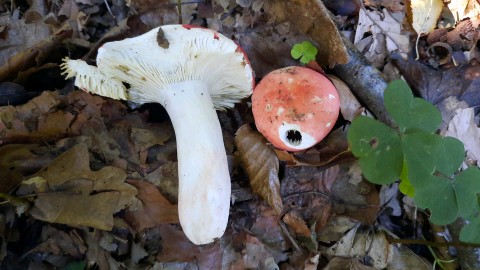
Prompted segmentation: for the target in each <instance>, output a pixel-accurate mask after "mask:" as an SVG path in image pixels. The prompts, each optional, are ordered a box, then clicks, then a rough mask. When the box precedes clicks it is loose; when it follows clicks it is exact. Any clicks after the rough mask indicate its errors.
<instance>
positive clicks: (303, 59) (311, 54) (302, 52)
mask: <svg viewBox="0 0 480 270" xmlns="http://www.w3.org/2000/svg"><path fill="white" fill-rule="evenodd" d="M317 53H318V49H317V48H316V47H315V46H314V45H313V44H312V43H311V42H310V41H304V42H302V43H297V44H295V45H293V47H292V50H291V51H290V54H291V55H292V57H293V58H294V59H300V63H302V64H304V65H306V64H308V63H310V62H311V61H313V60H315V57H316V56H317Z"/></svg>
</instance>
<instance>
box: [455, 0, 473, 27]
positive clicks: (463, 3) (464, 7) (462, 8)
mask: <svg viewBox="0 0 480 270" xmlns="http://www.w3.org/2000/svg"><path fill="white" fill-rule="evenodd" d="M448 8H449V9H450V11H451V12H452V14H453V17H454V18H455V21H456V22H459V21H462V20H463V19H465V18H470V19H472V20H475V21H476V22H475V24H476V25H477V26H478V24H479V23H480V2H478V1H476V0H455V1H450V3H448Z"/></svg>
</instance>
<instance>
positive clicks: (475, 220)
mask: <svg viewBox="0 0 480 270" xmlns="http://www.w3.org/2000/svg"><path fill="white" fill-rule="evenodd" d="M478 228H480V216H478V215H476V216H475V215H472V216H471V217H469V218H468V219H467V221H466V223H465V225H464V226H463V228H462V230H461V231H460V241H462V242H466V243H480V230H479V229H478Z"/></svg>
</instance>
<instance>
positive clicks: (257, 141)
mask: <svg viewBox="0 0 480 270" xmlns="http://www.w3.org/2000/svg"><path fill="white" fill-rule="evenodd" d="M235 145H236V146H237V148H238V152H239V156H240V161H241V163H242V166H243V168H244V169H245V171H246V173H247V175H248V178H249V179H250V185H251V186H252V189H253V191H254V192H256V193H257V194H258V195H260V196H261V197H262V198H263V199H264V200H265V201H267V203H268V204H269V205H270V206H271V207H272V208H273V209H274V210H275V212H276V213H277V214H280V213H281V212H282V209H283V204H282V197H281V195H280V181H279V179H278V169H279V162H278V158H277V155H276V154H275V151H274V150H273V149H272V148H271V147H270V146H269V145H268V141H267V140H266V139H265V138H264V137H263V136H262V135H261V134H260V133H259V132H257V131H254V130H252V128H250V126H249V125H248V124H246V125H243V126H241V127H240V128H239V129H238V131H237V133H236V134H235Z"/></svg>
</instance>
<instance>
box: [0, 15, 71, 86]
mask: <svg viewBox="0 0 480 270" xmlns="http://www.w3.org/2000/svg"><path fill="white" fill-rule="evenodd" d="M34 29H35V28H34ZM72 32H73V31H72V29H71V26H70V24H68V23H65V24H64V25H63V27H62V28H60V29H58V30H57V31H56V32H55V33H53V34H52V35H50V36H49V37H47V38H44V39H43V40H41V41H39V42H37V43H36V44H34V45H32V46H31V47H28V48H25V49H24V50H23V51H20V52H18V53H16V54H15V55H13V56H11V57H10V58H7V61H6V63H4V64H2V65H0V81H5V80H7V79H12V78H14V77H15V75H16V74H17V73H18V72H20V71H23V70H26V69H28V68H30V67H34V66H39V65H41V64H43V62H44V61H45V59H46V58H47V56H48V55H49V54H50V53H51V52H52V51H53V50H55V49H57V48H58V47H59V46H60V45H61V44H62V41H63V40H65V39H67V38H68V37H70V36H71V35H72ZM26 36H30V35H29V34H26ZM31 36H35V35H31ZM13 47H16V46H13Z"/></svg>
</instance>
